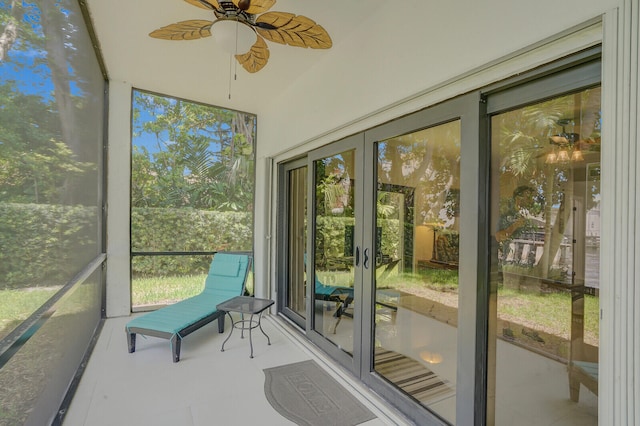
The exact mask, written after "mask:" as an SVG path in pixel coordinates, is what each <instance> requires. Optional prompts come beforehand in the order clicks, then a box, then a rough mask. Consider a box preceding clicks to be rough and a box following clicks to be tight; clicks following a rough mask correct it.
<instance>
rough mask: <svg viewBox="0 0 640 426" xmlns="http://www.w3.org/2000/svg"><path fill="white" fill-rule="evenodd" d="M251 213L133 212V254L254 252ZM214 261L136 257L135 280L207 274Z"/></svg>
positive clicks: (191, 257) (150, 210) (157, 209)
mask: <svg viewBox="0 0 640 426" xmlns="http://www.w3.org/2000/svg"><path fill="white" fill-rule="evenodd" d="M252 220H253V214H252V213H251V212H210V211H203V210H194V209H170V208H167V209H160V208H133V209H132V210H131V242H132V247H131V250H132V251H133V252H141V251H143V252H162V251H220V250H225V251H251V250H252V246H253V232H252V228H253V223H252ZM210 262H211V258H207V257H203V256H136V257H134V258H133V261H132V272H133V274H134V276H172V275H183V274H193V273H197V272H206V271H207V268H208V267H209V264H210Z"/></svg>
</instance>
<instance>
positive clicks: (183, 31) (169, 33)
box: [149, 19, 213, 40]
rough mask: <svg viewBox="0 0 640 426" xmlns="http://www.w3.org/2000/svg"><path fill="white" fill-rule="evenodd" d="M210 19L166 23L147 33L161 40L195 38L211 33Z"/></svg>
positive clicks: (207, 35) (211, 23)
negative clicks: (164, 25)
mask: <svg viewBox="0 0 640 426" xmlns="http://www.w3.org/2000/svg"><path fill="white" fill-rule="evenodd" d="M211 25H213V22H212V21H203V20H200V19H194V20H191V21H181V22H176V23H175V24H170V25H167V26H166V27H162V28H159V29H157V30H155V31H152V32H150V33H149V36H150V37H153V38H161V39H163V40H196V39H199V38H203V37H209V36H210V35H211Z"/></svg>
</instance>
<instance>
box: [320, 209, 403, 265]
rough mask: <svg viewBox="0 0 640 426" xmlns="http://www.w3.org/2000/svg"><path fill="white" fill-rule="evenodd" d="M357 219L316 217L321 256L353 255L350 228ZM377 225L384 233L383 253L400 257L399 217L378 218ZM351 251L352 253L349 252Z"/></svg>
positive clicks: (381, 244)
mask: <svg viewBox="0 0 640 426" xmlns="http://www.w3.org/2000/svg"><path fill="white" fill-rule="evenodd" d="M354 222H355V220H354V219H353V218H349V217H334V216H320V217H318V218H317V219H316V251H320V253H316V255H319V256H320V258H324V259H331V258H339V257H342V256H351V255H352V254H351V253H352V250H353V247H351V244H352V243H351V235H350V234H349V232H350V230H349V228H351V227H353V226H354ZM377 226H378V228H379V232H381V233H382V235H381V238H380V240H381V241H380V246H379V248H380V251H381V254H384V255H386V256H391V257H392V258H396V259H397V258H399V257H400V253H399V252H398V250H399V247H400V222H399V221H398V220H397V219H378V223H377ZM349 252H351V253H349Z"/></svg>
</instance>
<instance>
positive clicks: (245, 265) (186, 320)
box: [125, 253, 252, 362]
mask: <svg viewBox="0 0 640 426" xmlns="http://www.w3.org/2000/svg"><path fill="white" fill-rule="evenodd" d="M251 261H252V258H251V256H249V255H246V254H230V253H217V254H216V255H215V256H214V257H213V261H212V262H211V267H210V268H209V274H208V275H207V278H206V280H205V284H204V290H203V291H202V293H200V294H198V295H197V296H193V297H190V298H188V299H185V300H182V301H180V302H177V303H174V304H173V305H169V306H166V307H164V308H161V309H158V310H157V311H153V312H149V313H147V314H144V315H141V316H139V317H137V318H134V319H132V320H131V321H129V322H128V323H127V325H126V327H125V331H126V333H127V342H128V345H129V353H133V352H135V350H136V334H142V335H145V336H154V337H161V338H164V339H169V342H170V343H171V349H172V352H173V362H178V361H180V345H181V343H182V339H183V338H184V337H185V336H187V335H188V334H190V333H192V332H194V331H196V330H197V329H199V328H200V327H202V326H204V325H206V324H208V323H210V322H211V321H213V320H215V319H217V320H218V332H220V333H223V332H224V318H225V312H222V311H218V310H217V309H216V306H217V305H218V304H220V303H222V302H224V301H226V300H229V299H231V298H233V297H235V296H241V295H242V294H243V292H244V289H245V283H246V281H247V275H248V273H249V270H250V269H251Z"/></svg>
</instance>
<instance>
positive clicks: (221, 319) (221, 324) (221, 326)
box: [218, 312, 227, 333]
mask: <svg viewBox="0 0 640 426" xmlns="http://www.w3.org/2000/svg"><path fill="white" fill-rule="evenodd" d="M226 316H227V315H226V314H225V313H224V312H223V313H222V315H220V316H219V317H218V333H224V318H225V317H226Z"/></svg>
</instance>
